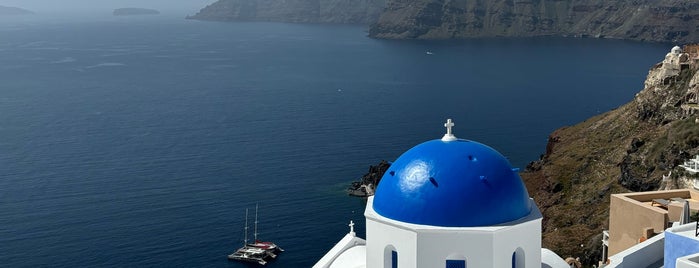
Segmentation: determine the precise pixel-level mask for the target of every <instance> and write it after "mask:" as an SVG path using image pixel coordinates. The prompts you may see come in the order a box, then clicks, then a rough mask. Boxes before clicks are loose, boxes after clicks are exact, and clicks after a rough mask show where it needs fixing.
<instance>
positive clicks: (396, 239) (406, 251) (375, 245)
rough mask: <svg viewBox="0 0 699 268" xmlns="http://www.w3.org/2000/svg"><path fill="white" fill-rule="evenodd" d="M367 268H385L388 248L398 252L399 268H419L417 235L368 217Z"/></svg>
mask: <svg viewBox="0 0 699 268" xmlns="http://www.w3.org/2000/svg"><path fill="white" fill-rule="evenodd" d="M366 237H367V239H366V241H367V242H366V251H367V266H366V267H367V268H384V260H385V254H384V250H385V249H386V246H389V245H390V246H392V247H393V248H395V250H396V252H398V267H401V268H417V267H418V266H416V261H415V259H416V255H417V248H416V246H415V245H416V244H417V235H416V234H415V232H413V231H410V230H406V229H402V228H399V227H396V226H393V225H391V224H386V223H381V222H379V221H376V220H374V219H370V218H368V217H367V221H366Z"/></svg>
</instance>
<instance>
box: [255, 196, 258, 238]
mask: <svg viewBox="0 0 699 268" xmlns="http://www.w3.org/2000/svg"><path fill="white" fill-rule="evenodd" d="M257 206H258V204H255V243H257Z"/></svg>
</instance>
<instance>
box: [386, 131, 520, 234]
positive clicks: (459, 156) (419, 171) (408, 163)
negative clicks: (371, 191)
mask: <svg viewBox="0 0 699 268" xmlns="http://www.w3.org/2000/svg"><path fill="white" fill-rule="evenodd" d="M374 210H375V211H376V212H377V213H378V214H380V215H382V216H384V217H386V218H389V219H393V220H397V221H401V222H406V223H414V224H422V225H433V226H444V227H476V226H492V225H497V224H500V223H505V222H510V221H513V220H517V219H520V218H522V217H524V216H527V215H529V212H530V211H531V205H530V203H529V194H527V188H526V187H525V186H524V183H523V182H522V179H521V178H520V177H519V175H518V174H517V172H516V171H514V170H513V169H512V167H511V166H510V163H509V161H507V159H505V157H504V156H502V155H501V154H500V153H498V152H497V151H495V150H494V149H493V148H490V147H488V146H486V145H483V144H481V143H478V142H474V141H469V140H455V141H442V140H431V141H427V142H424V143H422V144H419V145H417V146H415V147H413V148H412V149H410V150H408V151H407V152H405V153H403V155H401V156H400V157H398V159H397V160H396V161H395V162H393V164H392V165H391V167H390V168H389V169H388V170H387V171H386V173H385V174H384V175H383V177H382V178H381V182H380V183H379V186H378V188H377V189H376V193H375V195H374Z"/></svg>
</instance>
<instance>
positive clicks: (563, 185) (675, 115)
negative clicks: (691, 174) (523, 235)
mask: <svg viewBox="0 0 699 268" xmlns="http://www.w3.org/2000/svg"><path fill="white" fill-rule="evenodd" d="M689 48H691V50H692V51H696V49H697V47H689ZM689 48H688V49H689ZM678 49H679V48H677V49H676V50H675V53H669V54H668V55H667V57H666V59H665V60H664V61H663V62H661V63H659V64H657V65H656V66H654V67H653V68H652V69H651V70H650V72H649V74H648V77H647V79H646V81H645V87H644V89H643V90H642V91H640V92H639V93H637V94H636V96H635V98H634V99H633V101H631V102H629V103H627V104H625V105H623V106H621V107H619V108H617V109H615V110H612V111H609V112H607V113H604V114H601V115H598V116H595V117H592V118H590V119H588V120H586V121H584V122H582V123H579V124H577V125H575V126H570V127H564V128H561V129H558V130H556V131H554V132H553V133H552V134H551V135H550V137H549V142H548V145H547V147H546V152H545V154H544V155H543V156H542V158H541V159H540V160H538V161H536V162H532V163H530V165H529V166H528V167H527V170H526V171H525V172H523V173H522V174H521V175H522V178H523V180H524V181H525V183H526V184H527V188H528V190H529V191H530V195H531V196H532V197H533V198H534V200H535V201H536V202H537V203H538V204H539V207H540V208H541V210H542V212H543V214H544V221H543V230H544V236H543V244H544V246H545V247H547V248H550V249H552V250H554V251H555V252H557V253H559V254H560V255H561V256H563V257H567V256H579V257H581V259H582V260H583V261H584V262H586V263H588V264H592V263H596V261H598V260H600V258H601V248H600V245H601V242H600V240H601V232H602V230H603V229H606V228H608V227H607V225H608V217H609V196H610V194H613V193H621V192H629V191H647V190H658V189H668V188H677V187H686V185H683V182H682V180H679V179H678V177H681V176H678V173H679V174H680V175H681V173H682V172H681V170H682V169H681V168H676V166H677V165H678V164H681V163H682V162H683V161H684V160H686V159H689V158H692V157H693V156H694V155H696V154H697V153H699V123H697V122H699V121H695V120H696V117H697V115H698V114H699V112H698V111H699V110H697V107H698V106H697V104H696V103H697V93H698V90H699V73H697V67H698V66H697V64H696V62H697V60H696V57H697V55H698V54H697V53H692V54H686V53H679V52H678ZM690 62H691V64H689V63H690ZM669 171H673V174H674V175H673V176H671V177H670V178H671V179H670V180H669V181H665V182H663V180H662V176H663V175H667V174H668V173H669Z"/></svg>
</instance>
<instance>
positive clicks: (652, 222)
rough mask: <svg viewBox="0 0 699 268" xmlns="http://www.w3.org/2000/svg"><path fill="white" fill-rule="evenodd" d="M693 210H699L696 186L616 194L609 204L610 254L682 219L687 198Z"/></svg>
mask: <svg viewBox="0 0 699 268" xmlns="http://www.w3.org/2000/svg"><path fill="white" fill-rule="evenodd" d="M685 200H686V201H689V207H690V210H691V211H692V213H694V212H695V211H697V210H699V192H698V191H696V190H693V189H691V190H690V189H681V190H669V191H654V192H640V193H625V194H613V195H612V196H611V201H610V205H609V238H608V240H607V239H606V238H605V240H606V241H604V243H605V245H606V246H608V252H605V253H606V254H605V256H604V258H605V259H606V256H611V255H614V254H617V253H619V252H621V251H623V250H625V249H627V248H630V247H632V246H634V245H636V244H638V243H639V242H642V241H645V240H646V239H649V238H651V237H653V236H654V235H656V234H659V233H662V232H663V231H664V230H665V229H666V228H668V227H671V226H672V223H673V222H676V221H679V219H680V214H681V213H682V207H683V205H684V201H685Z"/></svg>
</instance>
